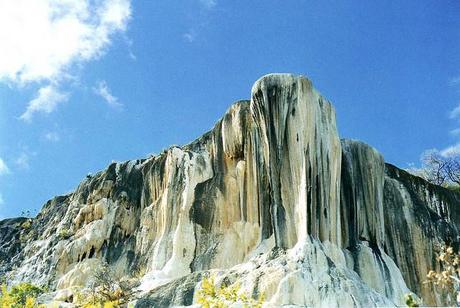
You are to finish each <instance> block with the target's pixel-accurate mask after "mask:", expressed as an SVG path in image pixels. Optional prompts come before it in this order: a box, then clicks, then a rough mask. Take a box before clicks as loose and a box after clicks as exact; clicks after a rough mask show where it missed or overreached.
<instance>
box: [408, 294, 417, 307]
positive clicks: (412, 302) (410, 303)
mask: <svg viewBox="0 0 460 308" xmlns="http://www.w3.org/2000/svg"><path fill="white" fill-rule="evenodd" d="M405 299H406V305H407V307H419V303H418V302H417V301H416V300H415V299H414V297H413V296H412V294H410V293H407V294H406V296H405Z"/></svg>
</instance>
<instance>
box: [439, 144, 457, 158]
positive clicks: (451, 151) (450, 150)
mask: <svg viewBox="0 0 460 308" xmlns="http://www.w3.org/2000/svg"><path fill="white" fill-rule="evenodd" d="M439 154H441V156H443V157H454V156H457V155H460V143H457V144H454V145H452V146H449V147H447V148H445V149H443V150H441V151H439Z"/></svg>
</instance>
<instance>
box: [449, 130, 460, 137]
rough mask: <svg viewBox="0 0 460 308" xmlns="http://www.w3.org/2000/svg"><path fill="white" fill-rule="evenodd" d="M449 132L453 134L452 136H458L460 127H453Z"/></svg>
mask: <svg viewBox="0 0 460 308" xmlns="http://www.w3.org/2000/svg"><path fill="white" fill-rule="evenodd" d="M449 134H451V135H452V136H458V135H460V128H456V129H452V130H451V131H450V132H449Z"/></svg>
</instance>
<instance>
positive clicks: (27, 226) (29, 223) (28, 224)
mask: <svg viewBox="0 0 460 308" xmlns="http://www.w3.org/2000/svg"><path fill="white" fill-rule="evenodd" d="M30 227H32V220H31V219H27V220H26V221H24V222H23V223H22V224H21V228H23V229H25V230H28V229H30Z"/></svg>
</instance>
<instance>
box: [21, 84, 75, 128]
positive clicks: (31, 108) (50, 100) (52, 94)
mask: <svg viewBox="0 0 460 308" xmlns="http://www.w3.org/2000/svg"><path fill="white" fill-rule="evenodd" d="M68 99H69V95H68V93H62V92H60V91H59V90H58V89H56V87H55V86H53V85H48V86H46V87H42V88H40V90H38V95H37V97H36V98H34V99H33V100H31V101H30V102H29V104H28V105H27V109H26V111H25V112H24V113H23V114H22V115H21V116H20V117H19V118H20V119H21V120H24V121H27V122H30V121H31V120H32V116H33V114H34V113H36V112H42V113H51V112H53V111H54V110H55V109H56V107H57V106H58V105H59V104H60V103H62V102H65V101H67V100H68Z"/></svg>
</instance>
